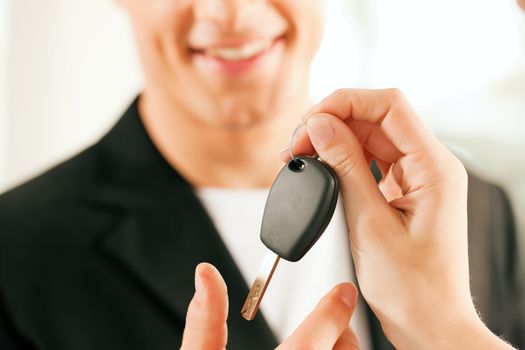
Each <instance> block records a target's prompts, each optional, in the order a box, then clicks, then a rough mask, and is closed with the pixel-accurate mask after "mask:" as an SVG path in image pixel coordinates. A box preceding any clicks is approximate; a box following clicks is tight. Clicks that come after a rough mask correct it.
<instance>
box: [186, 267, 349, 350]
mask: <svg viewBox="0 0 525 350" xmlns="http://www.w3.org/2000/svg"><path fill="white" fill-rule="evenodd" d="M356 302H357V289H356V288H355V286H354V285H353V284H351V283H343V284H339V285H337V286H336V287H335V288H333V289H332V290H331V291H330V292H329V293H328V294H326V295H325V296H324V297H323V299H321V301H320V302H319V304H318V305H317V306H316V308H315V309H314V310H313V311H312V313H310V315H308V317H307V318H306V319H305V320H304V321H303V322H302V323H301V325H300V326H299V327H298V328H297V329H296V330H295V332H294V333H293V334H292V335H291V336H290V337H289V338H288V339H286V340H285V341H284V342H283V343H282V344H281V345H280V346H279V347H278V349H279V350H292V349H302V350H309V349H316V350H328V349H335V350H358V349H359V345H358V342H357V338H356V336H355V334H354V333H353V332H352V330H351V329H350V327H349V322H350V319H351V318H352V314H353V312H354V309H355V305H356ZM227 318H228V295H227V289H226V284H225V283H224V280H223V279H222V277H221V275H220V273H219V272H218V271H217V269H215V267H213V266H212V265H210V264H206V263H202V264H199V265H198V266H197V268H196V269H195V295H194V297H193V299H192V300H191V302H190V305H189V307H188V313H187V315H186V327H185V329H184V336H183V340H182V346H181V349H182V350H222V349H225V348H226V344H227V338H228V330H227V325H226V320H227Z"/></svg>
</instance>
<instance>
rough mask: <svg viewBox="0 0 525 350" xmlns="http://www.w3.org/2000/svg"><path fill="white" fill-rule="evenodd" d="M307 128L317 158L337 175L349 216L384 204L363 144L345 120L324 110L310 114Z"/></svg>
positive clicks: (376, 208) (375, 208)
mask: <svg viewBox="0 0 525 350" xmlns="http://www.w3.org/2000/svg"><path fill="white" fill-rule="evenodd" d="M306 126H307V132H308V136H309V137H310V140H311V142H312V145H313V146H314V148H315V151H316V152H317V154H318V155H319V158H321V159H322V160H323V162H325V163H326V164H328V165H329V166H330V167H331V168H332V169H333V170H334V171H335V173H336V175H337V177H338V178H339V184H340V188H341V194H342V196H343V200H344V205H345V209H346V212H347V213H348V215H350V217H349V218H348V219H349V220H351V219H352V216H356V215H358V214H359V212H360V210H363V209H364V210H369V209H370V208H374V210H378V209H380V208H378V206H384V205H386V204H387V203H386V201H385V199H384V197H383V195H382V194H381V192H380V190H379V188H378V187H377V184H376V181H375V179H374V177H373V175H372V173H371V172H370V168H369V166H368V162H367V160H366V158H365V155H364V152H363V147H362V145H361V143H360V142H359V140H358V138H357V137H356V136H355V134H354V133H353V132H352V130H351V129H350V127H349V126H348V125H346V124H345V122H344V121H342V120H341V119H339V118H337V117H336V116H333V115H331V114H327V113H320V114H316V115H314V116H312V117H310V118H309V119H308V120H307V122H306Z"/></svg>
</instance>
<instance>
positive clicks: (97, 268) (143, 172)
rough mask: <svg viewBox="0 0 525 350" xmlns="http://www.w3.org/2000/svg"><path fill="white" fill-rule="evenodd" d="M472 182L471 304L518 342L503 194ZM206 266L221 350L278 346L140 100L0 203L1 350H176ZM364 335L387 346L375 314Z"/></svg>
mask: <svg viewBox="0 0 525 350" xmlns="http://www.w3.org/2000/svg"><path fill="white" fill-rule="evenodd" d="M475 183H476V186H477V187H479V189H476V192H478V193H482V194H481V195H480V196H481V197H480V198H478V199H474V201H475V203H474V207H475V213H474V214H473V215H474V216H475V217H471V222H472V220H473V221H475V222H476V221H480V222H481V224H480V225H479V227H476V224H475V223H474V224H473V226H474V228H477V229H479V231H480V232H474V233H472V234H471V238H472V241H473V242H474V249H475V251H474V252H471V257H472V259H473V260H472V262H473V266H472V270H473V276H477V277H473V283H474V284H476V283H479V288H480V289H479V300H478V301H479V302H480V304H482V305H483V306H482V310H481V311H482V313H483V314H484V316H485V318H486V320H487V322H488V324H489V325H490V326H491V327H492V328H493V329H494V330H496V331H498V333H502V334H505V335H506V336H507V337H508V338H509V339H511V340H513V341H515V342H518V340H519V341H520V342H522V341H523V338H519V337H520V336H522V333H520V332H522V331H523V322H522V320H521V319H519V320H517V318H518V317H516V319H515V318H512V317H511V316H510V315H511V313H510V310H511V309H512V307H513V305H515V304H514V303H515V302H516V300H517V298H518V296H519V293H520V291H518V289H517V286H516V285H515V273H516V271H515V270H514V267H515V242H514V239H515V237H514V226H513V221H512V216H511V211H510V207H509V204H508V202H507V200H506V197H505V196H504V194H503V193H502V192H501V191H500V190H499V189H497V188H495V187H493V186H490V185H488V184H486V183H484V182H481V181H480V180H478V179H475ZM474 196H476V194H474ZM479 241H482V242H481V243H479ZM478 246H482V247H481V248H478ZM202 261H207V262H210V263H212V264H214V265H215V266H217V268H218V269H219V271H220V272H221V273H222V275H223V276H224V279H225V280H226V283H227V285H228V290H229V296H230V311H229V312H230V313H229V320H228V323H229V342H228V348H231V349H271V348H273V347H274V346H275V345H276V340H275V337H274V335H273V334H272V332H271V331H270V329H269V328H268V325H267V324H266V322H265V320H264V318H263V317H262V315H259V316H258V317H257V318H256V319H255V320H254V321H252V322H251V323H248V322H246V321H244V320H243V319H242V318H241V316H240V313H239V312H240V309H241V306H242V305H241V304H242V303H243V301H244V298H245V297H246V295H247V292H248V288H247V286H246V284H245V282H244V281H243V278H242V276H241V274H240V272H239V270H238V268H237V267H236V265H235V263H234V261H233V260H232V258H231V256H230V254H229V253H228V251H227V249H226V247H225V246H224V244H223V242H222V241H221V239H220V237H219V235H218V234H217V232H216V229H215V228H214V226H213V224H212V222H211V221H210V218H209V217H208V215H207V213H206V212H205V210H204V208H203V207H202V205H201V203H200V202H199V200H198V199H197V197H196V196H195V194H194V192H193V188H192V186H191V185H190V184H188V183H187V182H186V181H185V179H183V178H182V177H181V176H180V175H179V174H178V173H177V172H176V171H175V170H173V169H172V168H171V167H170V166H169V165H168V164H167V163H166V161H165V160H164V159H163V158H162V157H161V155H160V154H159V153H158V151H157V150H156V148H155V147H154V145H153V144H152V142H151V141H150V139H149V138H148V136H147V134H146V132H145V130H144V127H143V125H142V123H141V121H140V117H139V114H138V109H137V103H136V101H135V102H134V103H133V104H132V105H131V107H130V108H129V109H128V111H127V112H126V113H125V114H124V116H123V117H122V118H121V120H120V121H119V122H118V123H117V125H116V126H115V127H114V128H113V129H112V130H111V131H110V132H109V133H108V134H107V135H106V136H105V137H103V138H102V139H101V140H100V141H99V142H98V143H97V144H95V145H94V146H92V147H90V148H88V149H87V150H85V151H84V152H82V153H81V154H79V155H77V156H75V157H74V158H72V159H71V160H69V161H66V162H65V163H63V164H61V165H59V166H57V167H55V168H54V169H52V170H50V171H48V172H47V173H45V174H43V175H41V176H39V177H37V178H36V179H34V180H32V181H30V182H28V183H26V184H24V185H22V186H20V187H18V188H16V189H14V190H11V191H10V192H8V193H5V194H4V195H2V196H1V197H0V349H41V350H43V349H46V350H49V349H53V350H62V349H78V350H82V349H97V350H104V349H128V350H131V349H159V350H160V349H170V350H171V349H174V348H177V347H178V346H179V345H180V343H181V337H182V332H183V329H184V318H185V313H186V309H187V306H188V303H189V301H190V299H191V297H192V295H193V292H194V287H193V286H194V284H193V280H194V276H193V274H194V268H195V266H196V265H197V264H198V263H199V262H202ZM478 275H479V276H478ZM494 284H495V286H494ZM489 285H492V286H493V287H490V288H489V287H488V286H489ZM474 292H475V291H474ZM475 295H476V294H475ZM521 317H522V316H521V315H520V316H519V318H521ZM520 327H522V328H520ZM370 330H371V333H372V338H373V343H374V347H375V348H376V349H389V348H390V345H389V344H388V342H387V341H386V339H385V338H384V336H383V335H382V332H381V328H380V325H379V323H378V322H377V320H376V319H375V318H374V317H373V314H372V313H370Z"/></svg>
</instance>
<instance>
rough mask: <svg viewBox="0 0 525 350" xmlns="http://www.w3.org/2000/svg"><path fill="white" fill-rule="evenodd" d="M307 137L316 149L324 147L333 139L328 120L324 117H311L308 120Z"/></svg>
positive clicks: (331, 127)
mask: <svg viewBox="0 0 525 350" xmlns="http://www.w3.org/2000/svg"><path fill="white" fill-rule="evenodd" d="M306 125H307V126H308V135H309V136H310V140H311V141H312V143H313V144H314V146H316V147H322V146H324V145H326V144H327V143H328V142H330V140H331V139H332V138H333V137H334V128H333V126H332V123H331V122H330V120H328V119H327V118H325V117H312V118H310V119H308V123H307V124H306Z"/></svg>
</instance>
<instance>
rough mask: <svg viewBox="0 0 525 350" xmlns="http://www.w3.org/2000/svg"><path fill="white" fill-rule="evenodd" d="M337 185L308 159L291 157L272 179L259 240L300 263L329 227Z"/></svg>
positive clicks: (326, 170) (328, 172)
mask: <svg viewBox="0 0 525 350" xmlns="http://www.w3.org/2000/svg"><path fill="white" fill-rule="evenodd" d="M338 194H339V184H338V181H337V177H336V175H335V173H334V172H333V170H332V169H330V167H328V166H327V165H326V164H324V163H323V162H321V161H319V160H317V159H315V158H311V157H295V158H294V159H292V160H290V161H289V162H288V164H287V165H286V166H285V167H284V168H283V169H282V170H281V172H280V173H279V175H278V176H277V178H276V179H275V181H274V183H273V185H272V188H271V189H270V193H269V195H268V199H267V200H266V206H265V208H264V216H263V222H262V227H261V240H262V242H263V243H264V245H266V247H268V249H270V250H272V251H273V252H274V253H276V254H277V255H279V256H280V257H281V258H283V259H285V260H288V261H293V262H295V261H298V260H300V259H301V258H302V257H303V256H304V255H305V254H306V253H307V252H308V251H309V250H310V248H311V247H312V246H313V245H314V244H315V242H317V240H318V239H319V237H321V235H322V234H323V232H324V230H325V229H326V227H327V226H328V224H329V223H330V220H331V219H332V216H333V214H334V210H335V206H336V204H337V197H338Z"/></svg>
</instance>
